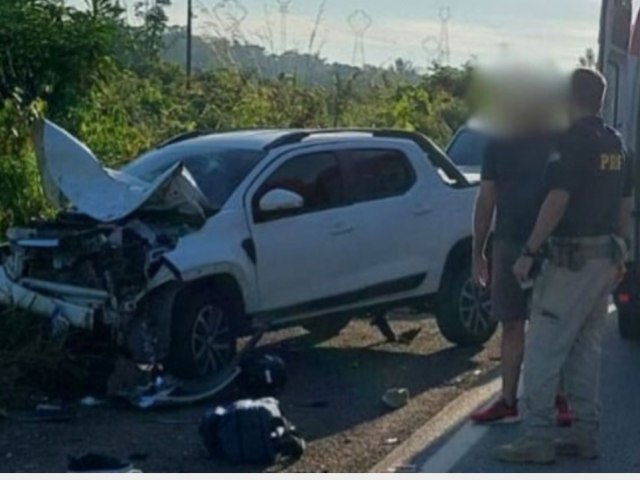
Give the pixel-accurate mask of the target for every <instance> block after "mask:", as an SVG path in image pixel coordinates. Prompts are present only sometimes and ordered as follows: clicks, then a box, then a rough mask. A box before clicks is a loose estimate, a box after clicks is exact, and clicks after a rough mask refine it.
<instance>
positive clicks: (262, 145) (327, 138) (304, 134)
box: [158, 129, 401, 150]
mask: <svg viewBox="0 0 640 480" xmlns="http://www.w3.org/2000/svg"><path fill="white" fill-rule="evenodd" d="M298 137H299V138H298ZM292 138H293V141H287V139H292ZM372 138H373V135H372V132H367V131H358V130H349V129H344V130H321V129H309V130H299V129H280V130H276V129H274V130H237V131H233V132H223V133H203V134H199V133H198V132H190V133H187V134H185V135H183V136H177V137H174V138H173V139H170V140H168V141H167V142H165V143H163V144H161V145H160V146H158V148H164V147H167V146H173V145H178V144H179V145H180V147H181V148H189V147H196V148H197V147H206V146H208V145H215V146H217V147H223V148H224V147H226V148H246V149H250V150H263V149H264V150H268V149H270V148H274V147H275V146H286V145H290V144H300V143H301V142H304V143H305V144H309V143H325V142H333V141H336V140H356V139H372ZM396 140H401V139H396Z"/></svg>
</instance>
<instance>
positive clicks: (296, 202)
mask: <svg viewBox="0 0 640 480" xmlns="http://www.w3.org/2000/svg"><path fill="white" fill-rule="evenodd" d="M302 207H304V198H302V197H301V196H300V195H298V194H297V193H295V192H292V191H291V190H285V189H283V188H275V189H273V190H271V191H269V192H267V193H265V194H264V195H263V196H262V198H261V199H260V211H261V212H264V213H273V212H283V211H288V210H298V209H300V208H302Z"/></svg>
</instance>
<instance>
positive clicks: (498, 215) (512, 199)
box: [471, 125, 571, 424]
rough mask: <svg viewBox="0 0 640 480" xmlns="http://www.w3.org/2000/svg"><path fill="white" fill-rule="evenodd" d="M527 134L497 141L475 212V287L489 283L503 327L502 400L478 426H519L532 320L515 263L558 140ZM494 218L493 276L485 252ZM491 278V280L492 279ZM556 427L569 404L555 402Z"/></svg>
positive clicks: (540, 129)
mask: <svg viewBox="0 0 640 480" xmlns="http://www.w3.org/2000/svg"><path fill="white" fill-rule="evenodd" d="M535 127H536V128H534V129H533V131H531V129H530V128H529V129H524V128H523V130H526V131H523V132H521V133H517V134H515V135H513V134H512V135H510V136H508V137H500V138H494V139H493V140H492V141H491V142H490V143H489V145H488V147H487V149H486V151H485V154H484V160H483V164H482V176H481V185H480V190H479V193H478V198H477V200H476V208H475V210H474V219H473V225H474V249H473V274H474V280H475V281H476V283H478V284H480V285H482V286H487V284H488V283H489V282H490V283H491V313H492V315H493V318H494V319H495V320H496V321H498V322H500V323H501V325H502V345H501V370H502V395H501V397H500V398H499V399H498V400H497V401H496V402H494V403H493V404H491V405H489V406H488V407H487V408H483V409H480V410H478V411H476V412H474V413H473V415H472V416H471V419H472V420H473V421H474V422H476V423H482V424H494V423H505V422H514V421H518V420H519V418H520V416H519V411H518V401H517V391H518V382H519V378H520V368H521V366H522V359H523V355H524V344H525V340H524V339H525V322H526V320H527V319H528V318H529V313H528V297H529V295H528V292H527V291H525V290H523V289H522V288H521V286H520V284H519V283H518V280H517V279H516V277H515V276H514V274H513V264H514V263H515V262H516V260H517V259H518V257H519V256H520V252H521V251H522V247H523V246H524V244H525V242H526V241H527V238H528V237H529V233H530V232H531V230H532V229H533V226H534V225H535V222H536V219H537V217H538V211H539V210H540V206H541V205H542V201H543V200H544V194H545V188H544V175H545V170H546V166H547V162H548V160H549V158H550V157H551V154H552V152H553V151H554V150H555V148H556V144H557V135H555V134H553V133H551V132H545V131H544V130H545V129H548V128H549V126H548V125H537V126H535ZM494 214H495V228H494V231H493V236H492V248H491V250H492V251H491V275H489V269H488V261H487V255H486V254H485V249H486V245H487V240H488V236H489V231H490V229H491V224H492V220H493V218H494ZM489 277H490V280H489ZM556 404H557V407H558V422H559V423H561V424H567V423H570V421H571V414H570V411H569V409H568V406H567V403H566V400H565V399H564V397H562V396H558V398H557V402H556Z"/></svg>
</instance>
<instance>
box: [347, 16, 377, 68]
mask: <svg viewBox="0 0 640 480" xmlns="http://www.w3.org/2000/svg"><path fill="white" fill-rule="evenodd" d="M347 23H349V26H350V27H351V30H352V31H353V35H354V42H353V58H352V63H353V64H354V65H359V66H362V67H364V66H365V64H366V57H365V48H364V36H365V34H366V32H367V30H369V28H371V25H372V24H373V19H372V18H371V16H370V15H369V14H368V13H367V12H365V11H364V10H355V11H354V12H353V13H351V15H349V16H348V17H347Z"/></svg>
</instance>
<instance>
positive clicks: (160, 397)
mask: <svg viewBox="0 0 640 480" xmlns="http://www.w3.org/2000/svg"><path fill="white" fill-rule="evenodd" d="M239 374H240V367H234V368H231V369H227V370H225V371H224V372H221V374H220V375H218V376H216V377H215V378H213V379H212V380H210V381H207V382H196V383H193V384H188V383H186V382H178V381H177V380H175V379H173V378H171V377H169V376H166V377H157V378H156V380H155V381H154V382H153V383H151V384H149V385H147V386H146V387H142V388H137V389H136V390H135V391H134V393H133V394H132V395H130V396H129V401H130V403H131V404H132V405H133V406H135V407H138V408H141V409H148V408H152V407H161V406H171V405H188V404H191V403H197V402H200V401H202V400H206V399H208V398H211V397H213V396H214V395H216V394H217V393H219V392H221V391H222V390H224V389H225V388H226V387H228V386H229V385H230V384H231V383H232V382H233V381H234V380H235V379H236V377H237V376H238V375H239Z"/></svg>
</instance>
